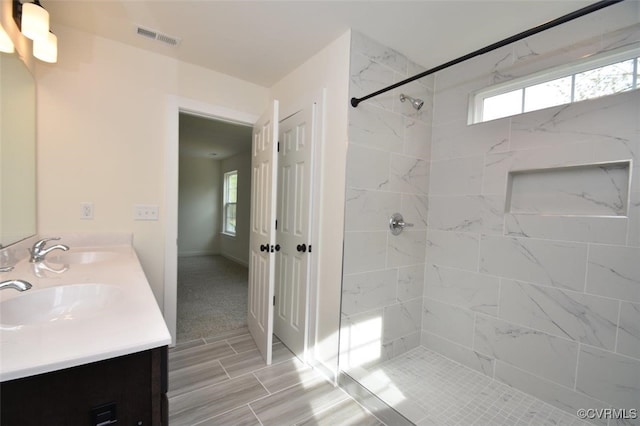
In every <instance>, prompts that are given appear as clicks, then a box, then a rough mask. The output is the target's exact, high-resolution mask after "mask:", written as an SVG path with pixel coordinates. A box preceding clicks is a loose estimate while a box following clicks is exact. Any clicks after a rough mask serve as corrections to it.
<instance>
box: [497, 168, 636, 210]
mask: <svg viewBox="0 0 640 426" xmlns="http://www.w3.org/2000/svg"><path fill="white" fill-rule="evenodd" d="M630 170H631V162H630V161H616V162H611V163H602V164H586V165H580V166H569V167H558V168H546V169H533V170H519V171H511V172H509V176H508V180H507V204H506V213H511V214H536V215H564V216H611V217H619V216H626V215H627V208H628V203H629V178H630Z"/></svg>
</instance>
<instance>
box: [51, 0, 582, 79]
mask: <svg viewBox="0 0 640 426" xmlns="http://www.w3.org/2000/svg"><path fill="white" fill-rule="evenodd" d="M592 2H594V1H589V0H564V1H557V0H553V1H548V0H502V1H492V0H440V1H437V0H414V1H400V0H387V1H364V0H361V1H335V0H333V1H331V0H326V1H312V0H298V1H268V0H264V1H243V0H235V1H218V0H199V1H194V0H42V1H41V3H42V5H43V6H44V7H45V8H46V9H47V10H49V12H50V13H51V25H52V28H53V31H55V26H56V25H60V24H62V25H66V26H70V27H74V28H77V29H80V30H83V31H86V32H89V33H93V34H96V35H99V36H103V37H106V38H109V39H113V40H117V41H120V42H122V43H126V44H129V45H132V46H136V47H139V48H142V49H146V50H149V51H153V52H156V53H160V54H163V55H167V56H171V57H174V58H177V59H180V60H182V61H185V62H189V63H193V64H196V65H200V66H203V67H205V68H209V69H212V70H216V71H219V72H222V73H225V74H228V75H232V76H234V77H237V78H240V79H243V80H246V81H249V82H252V83H255V84H258V85H261V86H264V87H271V86H272V85H273V84H274V83H276V82H277V81H279V80H280V79H282V78H283V77H284V76H286V75H287V74H288V73H289V72H291V71H292V70H294V69H295V68H296V67H298V66H299V65H300V64H302V63H303V62H304V61H305V60H307V59H308V58H310V57H311V56H313V55H314V54H315V53H317V52H318V51H320V50H321V49H322V48H323V47H324V46H326V45H327V44H329V43H330V42H331V41H333V40H335V39H336V38H338V37H339V36H340V35H341V34H343V33H344V32H345V31H347V30H348V29H349V28H353V29H354V30H357V31H360V32H362V33H364V34H365V35H368V36H369V37H371V38H373V39H374V40H377V41H379V42H381V43H382V44H384V45H386V46H389V47H391V48H394V49H395V50H397V51H399V52H401V53H403V54H404V55H406V56H407V57H409V58H411V59H413V60H414V61H415V62H417V63H419V64H421V65H422V66H424V67H427V68H430V67H433V66H437V65H440V64H441V63H443V62H446V61H448V60H451V59H454V58H456V57H459V56H462V55H464V54H466V53H469V52H471V51H473V50H476V49H479V48H481V47H484V46H485V45H488V44H490V43H493V42H496V41H498V40H502V39H504V38H506V37H509V36H511V35H513V34H516V33H519V32H521V31H524V30H526V29H529V28H531V27H534V26H537V25H539V24H542V23H544V22H546V21H549V20H551V19H554V18H556V17H558V16H561V15H564V14H566V13H568V12H571V11H573V10H576V9H579V8H580V7H584V6H585V5H587V4H589V3H592ZM137 25H140V26H143V27H145V28H147V29H151V30H155V31H158V32H160V33H163V34H166V35H169V36H173V37H177V38H180V39H181V42H180V44H179V45H178V46H177V47H171V46H168V45H166V44H163V43H160V42H157V41H154V40H149V39H146V38H143V37H141V36H138V35H136V33H135V27H136V26H137ZM61 48H64V47H63V46H61Z"/></svg>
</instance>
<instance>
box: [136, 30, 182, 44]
mask: <svg viewBox="0 0 640 426" xmlns="http://www.w3.org/2000/svg"><path fill="white" fill-rule="evenodd" d="M136 34H138V35H139V36H141V37H146V38H150V39H151V40H156V41H159V42H161V43H165V44H168V45H169V46H177V45H178V44H180V39H179V38H177V37H172V36H170V35H166V34H162V33H160V32H158V31H155V30H150V29H149V28H144V27H141V26H137V27H136Z"/></svg>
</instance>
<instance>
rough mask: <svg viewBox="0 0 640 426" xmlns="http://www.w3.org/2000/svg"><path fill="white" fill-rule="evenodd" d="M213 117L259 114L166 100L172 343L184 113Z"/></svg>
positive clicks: (248, 119)
mask: <svg viewBox="0 0 640 426" xmlns="http://www.w3.org/2000/svg"><path fill="white" fill-rule="evenodd" d="M181 112H183V113H187V114H191V115H197V116H200V117H206V118H211V119H212V120H222V121H231V122H234V123H240V124H244V125H247V126H253V125H254V124H255V123H256V122H257V121H258V118H259V116H257V115H254V114H251V113H247V112H243V111H238V110H234V109H230V108H226V107H223V106H220V105H214V104H208V103H205V102H201V101H197V100H194V99H190V98H183V97H179V96H173V95H170V96H167V102H166V113H165V123H166V136H165V138H166V140H165V164H164V168H165V174H164V176H165V182H164V183H165V185H164V187H165V191H164V214H165V218H166V219H165V243H164V300H163V315H164V321H165V323H166V325H167V328H168V329H169V333H170V334H171V346H175V344H176V337H177V336H176V326H177V319H178V316H177V314H178V178H179V175H178V162H179V146H180V133H179V120H180V113H181Z"/></svg>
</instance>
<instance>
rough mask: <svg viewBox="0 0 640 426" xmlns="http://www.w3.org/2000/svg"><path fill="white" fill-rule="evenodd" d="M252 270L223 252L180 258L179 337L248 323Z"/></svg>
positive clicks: (205, 334) (183, 339)
mask: <svg viewBox="0 0 640 426" xmlns="http://www.w3.org/2000/svg"><path fill="white" fill-rule="evenodd" d="M248 282H249V270H248V268H247V267H246V266H243V265H240V264H238V263H235V262H232V261H230V260H228V259H226V258H224V257H222V256H192V257H180V258H178V321H177V341H178V342H186V341H189V340H194V339H199V338H204V337H208V336H213V335H217V334H220V333H222V332H225V331H228V330H234V329H237V328H240V327H244V326H246V325H247V294H248V287H249V285H248Z"/></svg>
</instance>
